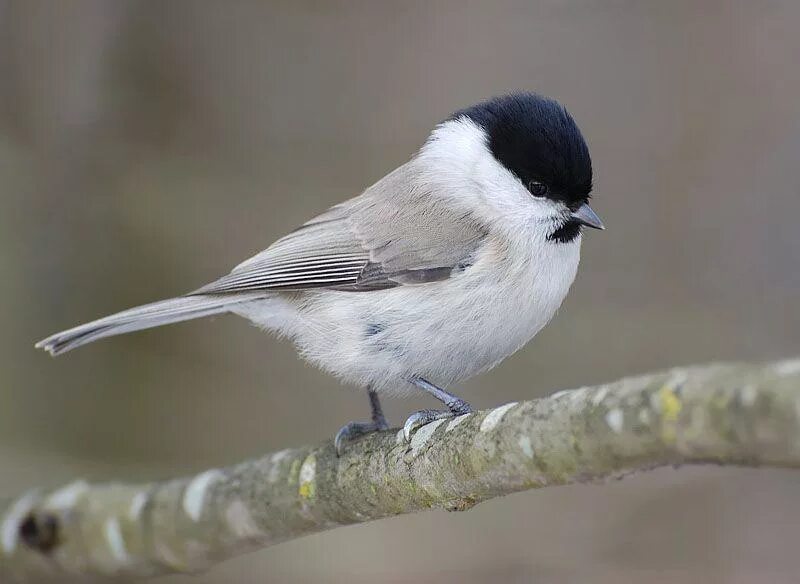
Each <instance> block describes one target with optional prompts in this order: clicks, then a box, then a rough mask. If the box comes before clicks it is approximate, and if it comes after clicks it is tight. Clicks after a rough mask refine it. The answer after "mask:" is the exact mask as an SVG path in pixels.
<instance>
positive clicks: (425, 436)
mask: <svg viewBox="0 0 800 584" xmlns="http://www.w3.org/2000/svg"><path fill="white" fill-rule="evenodd" d="M709 462H711V463H717V464H735V465H746V466H761V465H767V466H774V467H791V468H800V360H794V361H784V362H780V363H772V364H768V365H760V366H752V365H708V366H701V367H692V368H680V369H673V370H670V371H667V372H663V373H657V374H653V375H647V376H643V377H636V378H630V379H623V380H621V381H617V382H615V383H610V384H606V385H601V386H597V387H585V388H581V389H577V390H572V391H562V392H559V393H557V394H555V395H553V396H550V397H549V398H546V399H540V400H534V401H527V402H521V403H512V404H506V405H504V406H500V407H498V408H495V409H494V410H490V411H483V412H476V413H474V414H470V415H468V416H463V417H460V418H456V419H454V420H449V421H437V422H434V423H432V424H429V425H427V426H424V427H423V428H421V429H420V430H419V431H418V432H417V433H416V434H415V435H414V437H413V440H412V442H411V444H410V445H406V444H405V443H404V442H403V441H402V435H401V434H398V433H397V432H396V431H390V432H383V433H381V434H376V435H373V436H369V437H366V438H364V439H363V440H360V441H358V442H357V443H354V444H352V445H351V446H350V447H349V448H348V450H347V453H346V454H345V456H343V457H342V458H337V457H336V455H335V453H334V450H333V446H332V444H331V443H330V442H325V443H323V444H321V445H319V446H316V447H305V448H295V449H290V450H283V451H281V452H277V453H275V454H272V455H268V456H266V457H264V458H262V459H260V460H254V461H249V462H245V463H242V464H239V465H238V466H234V467H231V468H227V469H214V470H208V471H205V472H203V473H201V474H199V475H197V476H194V477H190V478H185V479H178V480H171V481H166V482H161V483H152V484H147V485H126V484H113V483H112V484H100V485H89V484H87V483H86V482H83V481H76V482H74V483H72V484H70V485H67V486H65V487H63V488H61V489H58V490H56V491H54V492H50V493H45V492H41V491H38V490H32V491H30V492H28V493H26V494H24V495H22V496H21V497H19V498H17V499H15V500H12V501H8V502H6V503H0V517H2V518H3V519H2V522H1V523H0V575H7V576H12V577H13V576H16V577H17V578H19V579H20V580H22V581H25V580H29V579H30V578H34V577H37V578H38V577H41V576H43V575H52V576H56V577H58V578H60V579H61V580H63V577H64V575H65V574H74V575H86V574H107V575H120V574H126V575H139V576H141V575H156V574H164V573H170V572H184V571H197V570H202V569H203V568H205V567H208V566H210V565H211V564H213V563H214V562H217V561H220V560H223V559H226V558H230V557H232V556H235V555H237V554H240V553H243V552H246V551H249V550H254V549H258V548H263V547H266V546H269V545H273V544H276V543H279V542H281V541H285V540H288V539H293V538H297V537H300V536H303V535H306V534H309V533H314V532H317V531H322V530H325V529H332V528H334V527H338V526H341V525H348V524H352V523H361V522H365V521H371V520H373V519H380V518H382V517H388V516H392V515H399V514H403V513H412V512H415V511H420V510H424V509H431V508H444V509H448V510H465V509H469V508H470V507H472V506H473V505H475V504H476V503H479V502H481V501H485V500H487V499H491V498H493V497H498V496H501V495H505V494H508V493H513V492H516V491H523V490H526V489H535V488H540V487H545V486H550V485H562V484H567V483H574V482H586V481H591V480H595V479H602V478H606V477H614V476H621V475H624V474H626V473H629V472H632V471H636V470H643V469H650V468H654V467H657V466H663V465H678V464H685V463H709ZM0 580H2V581H3V582H5V581H6V580H5V578H2V579H0Z"/></svg>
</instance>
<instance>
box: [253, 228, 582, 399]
mask: <svg viewBox="0 0 800 584" xmlns="http://www.w3.org/2000/svg"><path fill="white" fill-rule="evenodd" d="M521 244H522V242H517V244H516V245H515V244H514V243H513V242H508V241H504V242H501V241H499V240H493V241H491V242H490V243H489V244H488V245H486V246H485V247H484V248H483V250H482V252H481V253H480V254H479V256H478V257H477V258H476V261H475V263H474V265H473V266H471V267H470V268H468V269H466V270H465V271H464V272H463V273H461V274H458V275H455V276H454V277H451V278H450V279H448V280H444V281H442V282H435V283H427V284H422V285H418V286H400V287H397V288H392V289H388V290H382V291H373V292H338V291H314V292H304V293H300V294H297V295H296V296H293V297H287V296H283V297H275V298H273V299H268V300H265V301H263V302H260V303H254V304H251V305H247V307H246V308H242V309H241V310H240V311H239V312H240V313H241V314H242V315H243V316H246V317H247V318H249V319H250V320H253V321H254V322H256V323H258V324H260V325H262V326H265V327H267V328H272V329H275V328H277V329H279V331H280V332H282V333H283V334H286V335H287V336H289V337H291V338H292V339H293V340H294V342H295V343H296V345H297V347H298V350H299V351H300V353H301V355H302V356H303V357H304V358H306V359H307V360H309V361H310V362H312V363H314V364H315V365H317V366H319V367H321V368H323V369H325V370H327V371H329V372H331V373H333V374H334V375H336V376H338V377H340V378H341V379H343V380H344V381H346V382H347V383H350V384H353V385H356V386H360V387H365V386H367V385H371V386H373V387H375V388H376V389H378V390H384V391H387V390H388V391H391V392H397V393H402V392H406V391H410V390H411V386H410V385H409V384H408V383H407V381H406V378H407V377H408V376H409V375H419V376H422V377H424V378H426V379H428V380H429V381H431V382H432V383H435V384H437V385H440V386H442V387H449V386H451V385H452V384H454V383H457V382H459V381H462V380H464V379H467V378H469V377H472V376H474V375H476V374H477V373H480V372H482V371H486V370H488V369H490V368H492V367H494V366H495V365H496V364H498V363H499V362H500V361H502V360H503V359H504V358H505V357H507V356H509V355H511V354H512V353H514V352H515V351H517V350H518V349H519V348H521V347H522V346H523V345H525V343H527V342H528V341H529V340H530V339H531V338H533V336H534V335H536V333H537V332H539V330H541V328H542V327H544V326H545V325H546V324H547V323H548V321H549V320H550V319H551V318H552V317H553V315H554V314H555V312H556V310H557V309H558V307H559V306H560V305H561V302H562V301H563V299H564V297H565V296H566V294H567V292H568V291H569V287H570V285H571V284H572V281H573V280H574V278H575V273H576V271H577V267H578V261H579V256H580V238H578V239H576V240H575V241H574V242H572V243H568V244H554V243H551V242H536V243H535V244H534V245H531V242H527V243H526V245H521Z"/></svg>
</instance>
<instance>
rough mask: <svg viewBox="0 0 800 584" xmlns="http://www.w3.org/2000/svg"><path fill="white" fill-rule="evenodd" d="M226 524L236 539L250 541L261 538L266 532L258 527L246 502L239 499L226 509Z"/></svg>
mask: <svg viewBox="0 0 800 584" xmlns="http://www.w3.org/2000/svg"><path fill="white" fill-rule="evenodd" d="M225 522H226V523H227V525H228V529H229V530H230V532H231V533H233V534H234V535H235V536H236V537H239V538H243V539H249V538H255V537H260V536H262V535H264V532H263V531H262V530H261V529H260V528H259V527H258V525H257V524H256V522H255V520H254V519H253V516H252V514H251V513H250V510H249V509H248V508H247V505H245V504H244V501H242V500H240V499H237V500H235V501H234V502H233V503H231V504H230V505H228V507H227V509H225Z"/></svg>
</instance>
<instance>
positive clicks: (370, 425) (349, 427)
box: [333, 387, 389, 456]
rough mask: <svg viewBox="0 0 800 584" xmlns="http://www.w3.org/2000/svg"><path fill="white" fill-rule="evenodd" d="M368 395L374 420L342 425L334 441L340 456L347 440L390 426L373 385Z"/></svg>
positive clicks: (369, 388)
mask: <svg viewBox="0 0 800 584" xmlns="http://www.w3.org/2000/svg"><path fill="white" fill-rule="evenodd" d="M367 396H368V397H369V405H370V409H371V410H372V422H350V423H349V424H345V425H344V426H342V428H341V429H340V430H339V431H338V432H336V437H335V438H334V439H333V443H334V445H335V446H336V454H337V455H339V456H341V455H342V452H344V447H345V444H346V443H347V442H350V441H352V440H355V439H356V438H358V437H359V436H363V435H364V434H370V433H372V432H379V431H381V430H387V429H388V428H389V424H388V423H387V422H386V417H385V416H384V415H383V409H381V401H380V399H378V394H377V393H375V391H374V390H373V389H372V388H371V387H368V388H367Z"/></svg>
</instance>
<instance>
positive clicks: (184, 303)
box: [36, 91, 605, 454]
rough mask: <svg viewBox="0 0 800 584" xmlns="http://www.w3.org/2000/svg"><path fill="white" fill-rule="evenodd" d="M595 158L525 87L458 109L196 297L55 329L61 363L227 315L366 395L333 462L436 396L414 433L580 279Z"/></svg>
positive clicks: (591, 217) (557, 109) (448, 410)
mask: <svg viewBox="0 0 800 584" xmlns="http://www.w3.org/2000/svg"><path fill="white" fill-rule="evenodd" d="M591 191H592V162H591V157H590V155H589V149H588V146H587V144H586V141H585V139H584V137H583V135H582V134H581V131H580V130H579V128H578V126H577V124H576V122H575V120H574V119H573V117H572V115H571V114H570V113H569V112H568V111H567V110H566V108H565V107H564V106H563V105H561V104H560V103H559V102H557V101H556V100H554V99H551V98H548V97H545V96H543V95H540V94H538V93H533V92H528V91H519V92H514V93H509V94H504V95H500V96H497V97H493V98H490V99H488V100H485V101H482V102H480V103H477V104H475V105H472V106H470V107H467V108H464V109H460V110H458V111H456V112H455V113H453V114H451V115H450V116H448V117H447V118H446V119H444V120H443V121H442V122H440V123H438V124H437V125H436V126H435V127H434V128H433V130H432V131H431V132H430V134H429V135H428V137H427V139H426V140H425V141H424V143H423V144H422V146H421V147H420V148H419V150H418V151H417V152H416V153H415V154H414V155H413V156H412V157H411V158H410V159H409V160H408V161H407V162H405V163H404V164H402V165H401V166H399V167H398V168H397V169H395V170H394V171H392V172H390V173H389V174H387V175H386V176H384V177H383V178H381V179H380V180H378V181H377V182H376V183H375V184H373V185H372V186H370V187H368V188H367V189H365V190H364V191H363V192H362V193H361V194H360V195H358V196H356V197H354V198H351V199H349V200H346V201H344V202H342V203H339V204H337V205H334V206H332V207H330V208H329V209H328V210H326V211H324V212H322V213H321V214H319V215H317V216H316V217H314V218H312V219H311V220H309V221H307V222H306V223H304V224H303V225H301V226H300V227H298V228H297V229H295V230H294V231H292V232H290V233H289V234H288V235H286V236H284V237H282V238H280V239H278V240H277V241H275V242H274V243H273V244H272V245H270V246H269V247H268V248H266V249H265V250H264V251H262V252H260V253H258V254H256V255H255V256H253V257H251V258H250V259H247V260H246V261H244V262H242V263H241V264H239V265H238V266H236V267H235V268H234V269H233V270H232V271H231V272H230V273H229V274H228V275H226V276H223V277H221V278H219V279H218V280H216V281H213V282H211V283H210V284H206V285H205V286H202V287H200V288H198V289H196V290H194V291H193V292H189V293H188V294H184V295H182V296H178V297H176V298H170V299H167V300H161V301H158V302H153V303H150V304H144V305H142V306H138V307H136V308H131V309H128V310H124V311H122V312H119V313H117V314H113V315H111V316H106V317H104V318H100V319H98V320H95V321H93V322H89V323H86V324H82V325H80V326H77V327H74V328H71V329H69V330H65V331H63V332H59V333H56V334H53V335H51V336H49V337H47V338H46V339H44V340H42V341H40V342H38V343H37V344H36V347H37V348H41V349H44V350H46V351H48V352H49V353H51V354H52V355H59V354H61V353H64V352H66V351H69V350H71V349H74V348H76V347H79V346H81V345H85V344H87V343H90V342H93V341H96V340H98V339H101V338H104V337H110V336H113V335H119V334H123V333H129V332H132V331H138V330H141V329H147V328H151V327H156V326H160V325H165V324H171V323H175V322H179V321H185V320H190V319H195V318H200V317H204V316H209V315H215V314H221V313H233V314H236V315H239V316H242V317H244V318H246V319H248V320H250V321H251V322H252V323H254V324H255V325H257V326H259V327H261V328H263V329H265V330H267V331H270V332H273V333H276V334H278V335H280V336H282V337H287V338H288V339H290V340H291V341H292V342H293V343H294V345H295V346H296V348H297V351H298V353H299V354H300V356H301V357H302V358H303V359H305V360H306V361H308V362H310V363H312V364H313V365H316V366H317V367H320V368H321V369H323V370H324V371H327V372H329V373H331V374H333V375H334V376H336V377H338V378H339V379H340V380H341V381H343V382H344V383H347V384H350V385H353V386H356V387H359V388H361V389H362V390H365V391H366V393H367V396H368V398H369V403H370V408H371V419H370V420H369V421H361V422H350V423H348V424H345V425H344V426H343V427H342V428H341V429H340V430H339V431H338V432H337V433H336V435H335V446H336V451H337V453H339V454H341V453H342V452H343V451H344V450H345V449H346V448H347V445H348V444H350V443H351V442H352V441H354V440H356V439H358V438H359V437H361V436H363V435H365V434H368V433H371V432H376V431H382V430H386V429H388V428H389V424H388V423H387V420H386V417H385V416H384V414H383V410H382V407H381V402H380V396H383V395H406V394H409V393H414V392H423V393H427V394H430V395H431V396H433V397H434V398H436V399H437V400H439V401H440V402H441V403H442V408H441V409H425V410H420V411H417V412H414V413H412V414H411V415H410V416H409V417H408V418H407V420H406V421H405V423H404V425H403V436H404V437H405V440H407V441H410V440H411V438H412V436H413V434H414V432H416V431H417V430H418V429H419V428H421V427H422V426H424V425H426V424H428V423H430V422H433V421H435V420H440V419H445V418H450V417H456V416H462V415H465V414H468V413H470V412H471V411H472V408H471V406H470V405H469V403H467V402H466V401H465V400H463V399H462V398H460V397H458V396H457V395H456V394H455V393H453V392H452V391H451V390H452V386H453V385H455V384H458V383H459V382H462V381H464V380H466V379H469V378H471V377H473V376H475V375H477V374H480V373H482V372H485V371H487V370H489V369H491V368H493V367H494V366H496V365H497V364H498V363H500V362H501V361H503V359H505V358H506V357H508V356H509V355H511V354H512V353H514V352H516V351H517V350H519V349H520V348H522V347H523V346H524V345H525V344H526V343H527V342H528V341H530V340H531V339H532V338H533V337H534V336H535V335H536V334H537V333H538V332H539V331H540V330H541V329H542V328H543V327H544V326H545V325H546V324H547V323H548V322H549V321H550V320H551V318H552V317H553V316H554V314H555V313H556V311H557V309H558V308H559V306H560V305H561V303H562V301H563V300H564V298H565V297H566V295H567V293H568V291H569V289H570V287H571V285H572V283H573V281H574V279H575V276H576V273H577V269H578V263H579V260H580V248H581V241H582V237H583V230H584V228H586V227H588V228H594V229H604V228H605V227H604V225H603V223H602V221H601V220H600V218H599V217H598V215H597V214H596V213H595V212H594V211H593V209H592V208H591V207H590V206H589V199H590V197H591Z"/></svg>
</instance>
